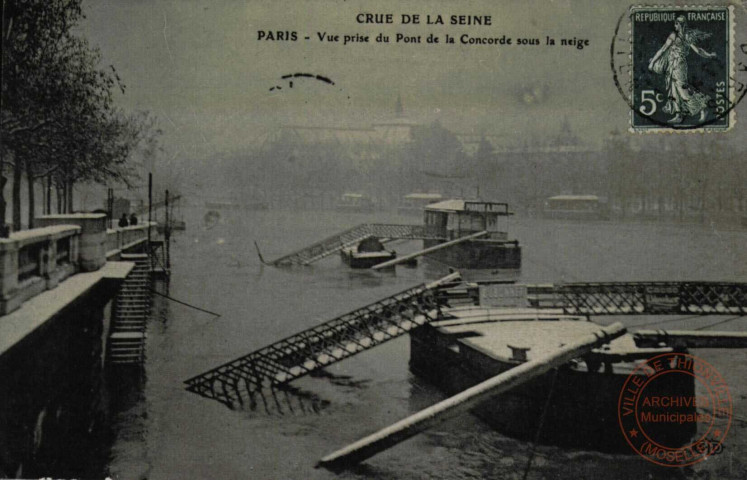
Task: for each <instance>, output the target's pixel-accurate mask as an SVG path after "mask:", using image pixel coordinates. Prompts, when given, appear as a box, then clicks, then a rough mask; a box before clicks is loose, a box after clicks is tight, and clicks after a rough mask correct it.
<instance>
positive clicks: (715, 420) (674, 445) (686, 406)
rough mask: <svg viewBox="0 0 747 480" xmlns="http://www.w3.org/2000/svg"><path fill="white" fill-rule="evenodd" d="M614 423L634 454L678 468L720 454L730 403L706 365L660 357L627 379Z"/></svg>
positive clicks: (689, 359) (685, 356)
mask: <svg viewBox="0 0 747 480" xmlns="http://www.w3.org/2000/svg"><path fill="white" fill-rule="evenodd" d="M696 392H698V393H697V394H696ZM617 417H618V421H619V423H620V428H621V429H622V433H623V436H624V437H625V440H626V441H627V442H628V444H629V445H630V446H631V447H632V448H633V450H635V452H636V453H638V454H639V455H641V456H642V457H643V458H645V459H646V460H648V461H650V462H652V463H655V464H657V465H662V466H666V467H684V466H687V465H692V464H694V463H698V462H700V461H702V460H705V459H706V458H708V457H709V456H711V455H715V454H718V453H720V452H721V450H722V448H723V447H722V442H723V439H724V437H725V436H726V434H727V433H728V431H729V427H730V425H731V419H732V401H731V395H730V393H729V387H728V386H727V384H726V382H725V381H724V378H723V377H722V376H721V374H720V373H719V372H718V371H717V370H716V369H715V368H713V366H712V365H711V364H709V363H708V362H706V361H704V360H703V359H701V358H698V357H695V356H693V355H689V354H685V353H665V354H663V355H658V356H656V357H652V358H650V359H648V360H647V361H646V362H645V363H642V364H640V365H638V366H636V368H635V369H634V370H633V372H632V373H631V374H630V375H629V376H628V378H627V379H626V380H625V383H624V384H623V388H622V391H621V392H620V398H619V400H618V405H617Z"/></svg>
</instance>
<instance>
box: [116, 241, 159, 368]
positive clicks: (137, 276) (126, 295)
mask: <svg viewBox="0 0 747 480" xmlns="http://www.w3.org/2000/svg"><path fill="white" fill-rule="evenodd" d="M121 259H122V261H125V262H134V263H135V268H133V269H132V271H131V272H130V274H129V275H127V278H126V279H125V281H124V283H123V284H122V286H121V287H120V291H119V294H118V295H117V298H116V300H115V303H114V315H113V318H112V325H111V329H110V335H109V345H108V348H107V352H108V356H107V357H108V361H109V363H111V364H136V365H140V364H142V362H143V360H144V359H145V339H146V333H145V330H146V325H147V322H148V317H149V316H150V308H151V272H150V260H149V258H148V255H146V254H122V255H121Z"/></svg>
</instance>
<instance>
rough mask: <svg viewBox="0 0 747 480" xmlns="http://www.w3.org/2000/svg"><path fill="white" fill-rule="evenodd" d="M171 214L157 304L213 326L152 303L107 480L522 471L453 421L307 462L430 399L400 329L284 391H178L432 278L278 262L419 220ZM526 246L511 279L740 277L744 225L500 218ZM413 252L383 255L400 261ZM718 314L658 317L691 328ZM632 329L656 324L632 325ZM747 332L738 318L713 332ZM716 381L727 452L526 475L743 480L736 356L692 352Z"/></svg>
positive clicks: (741, 373)
mask: <svg viewBox="0 0 747 480" xmlns="http://www.w3.org/2000/svg"><path fill="white" fill-rule="evenodd" d="M205 213H206V210H205V209H202V208H196V207H195V208H190V209H186V210H185V211H184V220H185V221H186V222H187V230H186V231H185V232H178V233H177V234H176V235H175V237H174V239H173V244H172V249H171V261H172V271H173V273H172V279H171V282H170V285H169V294H170V295H171V296H172V297H174V298H176V299H179V300H183V301H186V302H189V303H191V304H194V305H197V306H200V307H201V308H203V309H207V310H211V311H214V312H218V313H219V314H220V315H221V316H220V317H217V318H216V317H213V316H211V315H209V314H206V313H202V312H199V311H197V310H193V309H190V308H187V307H185V306H183V305H180V304H177V303H173V302H169V301H166V300H164V299H162V298H156V299H155V308H154V312H153V317H152V319H151V321H150V324H149V326H148V335H149V339H148V345H147V362H146V365H145V371H144V374H143V375H142V377H140V378H136V379H133V378H127V377H117V378H112V379H110V397H111V404H112V407H111V408H112V415H111V417H112V420H111V422H112V423H111V432H112V435H111V439H110V440H111V448H110V453H109V458H108V459H106V463H107V470H106V472H103V473H106V474H108V475H110V476H112V477H114V478H121V479H140V478H142V479H144V478H148V479H175V478H222V479H275V478H278V479H286V478H292V479H330V478H343V479H358V478H361V479H362V478H393V479H415V478H437V479H477V478H509V479H511V478H517V479H518V478H523V474H524V470H525V468H526V464H527V460H528V459H529V456H530V452H531V448H532V446H531V444H530V443H528V442H524V441H518V440H515V439H512V438H509V437H506V436H504V435H501V434H500V433H498V432H496V431H493V430H491V429H490V428H488V427H487V426H485V425H484V424H483V423H482V422H481V421H479V420H478V419H476V418H474V417H472V416H470V415H464V416H462V417H459V418H457V419H454V420H452V421H450V422H448V423H446V424H444V425H441V426H439V427H437V428H435V429H432V430H429V431H427V432H425V433H423V434H421V435H419V436H417V437H415V438H413V439H411V440H409V441H407V442H404V443H403V444H400V445H398V446H396V447H394V448H392V449H391V450H389V451H387V452H384V453H382V454H380V455H378V456H375V457H373V458H372V459H370V460H368V461H367V462H366V463H365V464H364V465H362V466H360V467H358V468H357V469H355V470H353V471H350V472H345V473H343V474H341V475H339V476H336V475H334V474H332V473H330V472H328V471H326V470H323V469H315V468H314V464H315V463H316V462H317V460H318V459H320V458H321V457H322V456H324V455H326V454H328V453H331V452H332V451H334V450H337V449H338V448H341V447H342V446H344V445H347V444H348V443H351V442H352V441H354V440H357V439H359V438H360V437H362V436H364V435H366V434H369V433H371V432H373V431H375V430H378V429H379V428H382V427H384V426H386V425H389V424H391V423H393V422H394V421H396V420H399V419H401V418H403V417H404V416H407V415H408V414H411V413H413V412H416V411H418V410H420V409H422V408H424V407H427V406H429V405H432V404H433V403H435V402H437V401H439V400H441V399H443V398H444V395H443V394H441V393H440V392H439V391H438V390H436V389H434V388H433V387H432V386H430V385H428V384H427V383H425V382H424V381H423V380H420V379H418V378H416V377H414V376H413V375H412V374H411V373H410V371H409V370H408V366H407V364H408V358H409V340H408V339H407V337H406V336H403V337H401V338H399V339H396V340H394V341H391V342H389V343H386V344H384V345H382V346H379V347H377V348H375V349H372V350H371V351H368V352H365V353H362V354H360V355H358V356H355V357H353V358H350V359H348V360H345V361H343V362H340V363H338V364H336V365H334V366H331V367H329V368H328V369H327V371H328V372H329V373H330V375H328V376H325V377H321V378H302V379H299V380H296V381H295V382H293V385H294V386H295V387H297V388H298V389H299V395H297V396H296V395H290V396H288V397H285V398H281V399H279V401H278V402H277V403H274V402H271V404H269V405H268V406H267V407H266V408H265V407H264V406H262V405H260V407H259V408H257V409H256V410H254V411H232V410H229V409H228V408H226V407H225V406H223V405H222V404H220V403H218V402H216V401H213V400H208V399H206V398H203V397H200V396H198V395H195V394H192V393H189V392H187V391H186V390H185V389H184V385H183V383H182V382H183V381H184V380H185V379H187V378H190V377H192V376H194V375H197V374H199V373H202V372H204V371H206V370H208V369H211V368H213V367H215V366H217V365H219V364H221V363H224V362H227V361H230V360H232V359H234V358H236V357H239V356H242V355H245V354H247V353H249V352H251V351H253V350H256V349H258V348H260V347H262V346H264V345H266V344H269V343H272V342H274V341H276V340H279V339H281V338H283V337H286V336H289V335H291V334H293V333H295V332H297V331H299V330H302V329H305V328H308V327H311V326H313V325H315V324H318V323H320V322H323V321H326V320H328V319H331V318H333V317H334V316H336V315H339V314H342V313H345V312H347V311H350V310H353V309H355V308H358V307H360V306H362V305H364V304H367V303H371V302H373V301H376V300H378V299H379V298H381V297H384V296H386V295H389V294H392V293H395V292H397V291H400V290H403V289H405V288H407V287H410V286H413V285H415V284H418V283H421V282H423V281H424V280H430V279H433V278H436V277H438V276H439V274H440V273H442V272H439V271H438V269H437V268H436V269H434V268H425V267H424V266H422V265H420V266H418V267H417V268H401V267H398V268H397V270H396V273H391V272H390V273H386V272H384V273H377V272H370V271H352V270H350V269H348V268H347V267H346V266H344V265H343V264H342V263H341V261H340V259H339V257H338V256H332V257H330V258H328V259H325V260H323V261H321V262H319V263H317V264H315V265H314V266H312V267H306V268H294V269H276V268H272V267H264V266H262V265H261V263H260V262H259V260H258V257H257V253H256V251H255V248H254V245H253V241H254V240H256V241H257V242H258V244H259V245H260V247H261V250H262V254H263V255H264V256H265V257H266V258H276V257H278V256H280V255H282V254H285V253H288V252H290V251H292V250H294V249H296V248H299V247H302V246H305V245H307V244H309V243H311V242H313V241H316V240H319V239H322V238H324V237H326V236H328V235H331V234H333V233H335V232H337V231H339V230H341V229H344V228H349V227H351V226H353V225H356V224H358V223H363V222H367V221H368V222H370V221H381V222H393V223H419V222H420V219H419V218H418V217H399V216H396V215H391V214H390V215H387V214H373V215H356V214H345V215H343V214H339V213H335V212H311V211H303V212H289V211H265V212H252V211H241V210H226V211H221V212H220V218H219V219H218V220H217V221H216V220H215V219H214V218H213V219H206V218H205ZM510 229H511V235H512V236H514V237H516V238H518V239H519V240H520V242H521V243H522V245H523V269H522V272H521V278H520V280H522V281H526V282H562V281H564V282H577V281H623V280H688V279H692V280H724V281H742V282H745V281H747V231H744V230H742V231H718V230H714V229H711V228H708V227H706V226H700V225H697V226H692V225H657V224H633V223H628V224H620V223H606V222H598V223H575V222H561V221H542V220H534V219H522V218H515V219H512V224H511V226H510ZM419 243H420V242H410V244H409V245H408V244H404V243H403V244H398V245H396V247H395V248H396V249H397V250H398V251H399V252H400V253H402V252H406V251H409V250H415V249H417V248H418V247H419ZM723 319H724V317H720V318H717V317H713V318H703V317H700V318H684V319H681V320H680V319H672V318H670V319H668V322H669V323H667V324H665V326H666V327H669V328H682V329H689V328H697V327H701V326H704V325H708V324H711V323H715V322H717V321H719V320H723ZM614 320H618V319H612V318H603V319H602V321H601V323H610V322H612V321H614ZM622 320H623V321H624V322H625V323H626V324H628V325H630V326H633V325H641V324H642V323H646V322H649V323H651V322H656V321H661V318H658V319H653V318H643V317H629V318H623V319H622ZM717 328H718V329H722V330H736V331H747V319H745V318H741V319H736V320H733V321H730V322H727V323H725V324H723V325H720V326H719V327H717ZM694 353H695V354H696V355H699V356H702V357H703V358H705V359H707V360H708V361H709V362H711V363H712V364H713V365H714V366H715V367H716V368H717V369H719V371H720V372H721V373H722V374H723V375H724V377H725V378H726V380H727V382H729V386H730V388H731V395H732V398H733V401H734V413H735V419H734V421H733V423H732V428H731V430H730V432H729V433H728V436H727V438H726V441H725V442H724V445H725V449H724V451H723V452H722V453H721V454H720V455H717V456H713V457H711V458H709V459H708V461H706V462H702V463H700V464H698V465H696V466H694V467H692V468H686V469H680V470H675V469H666V468H660V467H651V466H649V464H648V463H647V462H646V461H644V460H642V459H641V458H639V457H637V456H635V455H606V454H601V453H596V452H590V451H579V450H567V449H562V448H558V447H552V446H538V447H537V448H536V452H535V453H534V455H533V459H532V464H531V468H530V470H529V475H528V477H527V478H531V479H542V478H544V479H580V478H587V479H597V478H606V479H609V480H611V479H627V478H697V479H704V478H734V479H736V478H747V381H745V379H747V350H735V351H717V350H697V351H695V352H694Z"/></svg>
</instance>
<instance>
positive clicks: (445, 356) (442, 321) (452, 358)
mask: <svg viewBox="0 0 747 480" xmlns="http://www.w3.org/2000/svg"><path fill="white" fill-rule="evenodd" d="M599 328H600V326H599V325H598V324H596V323H594V322H592V321H589V320H588V319H586V318H585V317H578V316H570V315H564V314H562V312H560V311H548V310H542V311H538V310H536V309H526V308H491V307H477V306H462V307H456V308H450V309H448V310H444V311H443V315H442V317H440V318H439V320H438V321H435V322H431V323H429V324H427V325H424V326H423V327H421V328H419V329H416V330H413V331H412V332H410V345H411V348H410V351H411V353H410V355H411V357H410V369H411V370H412V371H413V373H415V374H416V375H418V376H420V377H423V378H425V379H426V380H427V381H429V382H431V383H433V384H434V385H436V386H438V387H439V388H440V389H442V390H443V391H445V392H446V393H448V394H450V395H451V394H456V393H458V392H461V391H464V390H465V389H467V388H469V387H472V386H474V385H476V384H478V383H480V382H482V381H484V380H487V379H489V378H492V377H494V376H496V375H498V374H500V373H503V372H505V371H507V370H509V369H511V368H514V367H516V366H517V365H520V364H522V363H524V362H526V361H530V360H532V359H535V358H540V357H542V356H543V355H547V354H548V353H551V352H552V351H553V350H556V349H558V348H560V347H562V346H563V345H566V344H570V343H572V342H573V341H574V339H576V338H579V337H581V336H583V335H588V334H589V333H592V332H594V331H598V330H599ZM669 351H671V349H669V348H666V347H663V348H640V347H637V346H636V344H635V342H634V339H633V336H632V335H630V334H626V335H623V336H622V337H620V338H618V339H615V340H613V341H612V342H611V343H610V344H609V345H606V346H605V347H603V348H602V349H599V350H595V351H593V352H592V354H591V355H588V356H586V357H584V358H582V359H577V360H574V361H573V362H571V363H570V364H568V365H565V366H563V367H561V368H559V369H558V373H557V377H555V374H554V373H553V372H552V371H551V372H549V373H546V374H544V375H542V376H540V377H537V378H535V379H533V380H530V381H529V382H527V383H525V384H524V385H521V386H519V387H516V388H515V389H513V390H511V391H509V392H506V393H503V394H501V395H499V396H497V397H495V399H493V400H490V401H488V402H485V403H483V404H480V405H479V406H478V407H477V408H476V409H475V410H473V413H474V414H475V415H477V416H478V417H479V418H481V419H483V420H484V421H485V422H486V423H488V424H489V425H491V426H492V427H494V428H495V429H496V430H498V431H499V432H501V433H504V434H506V435H510V436H513V437H516V438H519V439H522V440H527V441H533V440H535V436H536V435H537V432H538V430H539V432H540V433H539V437H538V438H539V442H540V443H543V444H554V445H561V446H564V447H571V448H581V449H588V450H598V451H603V452H617V453H632V452H633V450H631V448H630V446H629V445H628V444H627V443H626V442H625V439H624V437H623V436H622V434H621V432H620V427H619V424H618V414H617V407H618V400H619V396H620V393H621V391H622V389H623V386H624V383H625V381H626V379H627V378H628V376H629V375H630V374H631V373H632V372H633V369H634V368H635V366H636V365H638V363H640V362H643V361H645V360H646V359H649V358H652V357H654V356H656V355H659V354H662V353H667V352H669ZM650 388H652V389H653V388H656V390H657V391H660V392H662V395H668V396H680V397H686V398H687V397H689V398H692V397H694V395H695V381H694V378H693V377H691V376H687V375H679V376H663V377H662V378H661V380H659V381H657V382H656V385H655V386H653V384H652V387H650ZM649 393H650V394H655V392H649ZM545 409H547V411H546V412H544V415H543V411H544V410H545ZM695 410H696V408H695V406H693V405H690V406H689V407H683V408H682V409H680V410H679V412H678V413H681V414H694V413H695ZM541 422H543V423H542V425H541ZM653 430H655V435H656V439H657V440H659V441H660V442H662V443H665V444H667V445H684V444H686V443H687V442H688V441H689V440H690V439H691V438H692V436H693V435H694V434H695V433H696V425H695V424H694V423H683V424H664V425H656V426H655V427H653Z"/></svg>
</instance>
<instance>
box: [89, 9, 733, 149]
mask: <svg viewBox="0 0 747 480" xmlns="http://www.w3.org/2000/svg"><path fill="white" fill-rule="evenodd" d="M84 6H85V10H86V13H87V17H88V18H87V19H86V20H85V22H84V25H83V31H84V33H85V34H86V35H87V36H88V37H89V39H90V40H91V42H92V43H93V44H95V45H98V46H99V47H100V48H101V51H102V54H103V56H104V61H105V62H106V63H107V64H109V63H111V64H113V65H115V66H116V68H117V69H118V72H119V74H120V76H121V77H122V78H123V80H124V82H125V83H126V85H127V93H126V95H124V96H123V97H121V98H119V99H118V101H119V102H120V103H121V104H122V105H123V106H125V107H126V108H130V109H143V110H150V111H151V112H153V113H154V114H156V115H157V116H158V117H159V118H160V119H161V120H162V125H163V128H164V130H165V131H166V135H165V137H164V140H165V142H166V143H167V148H169V150H170V151H174V152H176V151H180V152H181V153H180V155H190V156H193V157H197V158H202V157H209V156H210V155H213V154H215V153H217V152H226V151H228V152H233V151H240V150H241V149H242V148H245V147H247V146H249V147H251V146H253V145H254V144H256V142H257V141H258V140H257V139H259V138H261V137H262V135H263V134H264V133H265V132H266V131H267V130H268V129H272V128H275V127H276V126H278V125H281V124H301V125H334V126H367V125H370V124H371V123H372V122H375V121H381V120H383V119H385V118H386V117H387V116H391V114H392V112H393V108H394V102H395V100H396V98H397V95H401V97H402V100H403V104H404V107H405V111H406V112H407V114H408V116H409V117H410V118H412V119H414V120H416V121H433V120H436V119H439V120H440V121H441V122H442V123H443V124H444V125H446V126H447V127H449V128H451V129H452V130H454V131H458V132H471V131H474V132H476V133H480V132H485V133H489V134H496V135H502V136H504V137H505V138H506V139H507V141H514V140H515V139H517V138H525V137H529V136H532V135H543V134H544V133H545V132H551V133H554V132H556V131H557V130H558V128H559V125H560V123H561V121H562V120H563V118H567V119H568V121H569V122H570V124H571V126H572V128H573V129H574V131H575V132H576V133H577V135H578V136H579V137H580V138H581V139H582V140H583V141H585V142H588V143H590V144H594V145H598V144H599V143H601V140H602V139H603V138H604V137H605V136H606V135H608V134H609V132H611V131H613V130H618V131H622V130H625V129H626V128H627V124H628V108H627V105H626V104H625V102H624V101H623V99H622V98H621V97H620V94H619V93H618V91H617V89H616V87H615V85H614V83H613V80H612V74H611V70H610V41H611V39H612V36H613V33H614V27H615V24H616V22H617V19H618V17H619V16H620V15H621V14H622V13H623V12H624V9H625V7H624V6H623V5H622V4H620V3H619V2H615V1H605V2H600V1H575V0H574V1H571V0H561V1H555V2H548V1H545V0H543V1H510V2H509V1H506V2H500V3H498V2H484V3H481V2H469V3H462V2H460V3H455V2H437V1H431V2H411V3H403V2H370V1H369V2H363V1H352V2H351V1H347V2H343V1H334V2H307V1H292V2H274V1H272V2H257V1H238V0H210V1H197V0H176V1H151V0H140V1H122V0H108V1H97V0H90V1H87V2H85V4H84ZM740 8H741V7H740ZM362 12H370V13H393V14H394V22H395V23H394V24H393V25H360V24H358V23H356V15H357V14H358V13H362ZM408 13H419V14H420V15H421V24H420V25H417V26H413V25H401V24H400V17H401V15H402V14H408ZM427 14H431V15H432V17H434V16H435V15H437V14H441V15H442V16H443V18H444V20H445V22H446V23H448V21H449V16H450V15H453V14H473V15H490V16H491V17H492V25H491V26H482V27H475V26H472V27H467V26H453V25H443V26H439V25H425V22H426V18H425V15H427ZM259 30H263V31H295V32H297V36H298V40H297V41H295V42H284V41H260V40H258V31H259ZM324 32H327V33H330V34H337V35H340V36H341V37H342V36H343V35H349V34H356V33H358V34H362V35H368V36H369V41H370V42H372V43H361V44H351V45H347V46H343V45H341V43H328V42H324V43H322V42H320V41H319V40H318V39H317V33H324ZM397 32H400V33H403V34H407V35H412V36H416V35H421V36H422V40H423V42H425V37H426V36H427V34H428V33H431V32H432V33H434V34H436V35H437V36H439V37H441V42H443V37H444V35H445V34H447V33H448V34H450V35H452V36H455V37H456V41H457V44H456V45H428V44H425V43H423V44H421V45H411V44H410V45H403V44H400V45H397V44H395V43H394V36H395V35H396V33H397ZM378 33H384V34H388V35H389V36H390V37H391V38H392V43H390V44H376V43H373V41H374V38H375V37H376V35H377V34H378ZM464 33H467V34H469V35H471V36H485V37H500V36H502V35H504V34H505V35H506V36H507V37H510V38H513V39H514V42H515V41H516V39H517V38H519V37H524V38H537V39H540V41H541V42H542V43H543V44H544V42H545V36H548V35H549V36H551V37H554V38H555V40H556V42H557V43H558V45H556V46H554V47H546V46H544V45H540V46H515V45H514V46H510V47H500V46H497V47H496V46H463V45H459V43H458V42H459V37H460V36H461V35H462V34H464ZM306 36H309V37H311V38H310V40H306V39H305V37H306ZM573 37H577V38H583V39H588V40H589V46H588V47H585V48H584V49H583V50H578V49H576V48H572V47H563V46H560V45H559V44H560V39H561V38H573ZM297 72H304V73H313V74H319V75H323V76H325V77H328V78H330V79H331V80H333V81H334V82H335V84H334V85H329V84H326V83H324V82H320V81H317V80H310V79H296V80H295V81H294V86H293V88H292V89H291V88H289V84H288V81H287V80H281V77H282V76H283V75H285V74H292V73H297ZM276 86H281V87H282V89H277V88H276V89H275V90H272V91H271V90H270V89H271V88H272V87H276ZM740 110H741V111H742V115H741V116H742V117H743V118H742V119H740V120H741V122H740V123H738V126H737V129H736V130H735V131H732V133H730V134H729V135H735V136H736V135H741V136H744V135H743V133H744V131H745V127H744V121H745V118H744V107H743V106H742V108H740Z"/></svg>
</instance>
